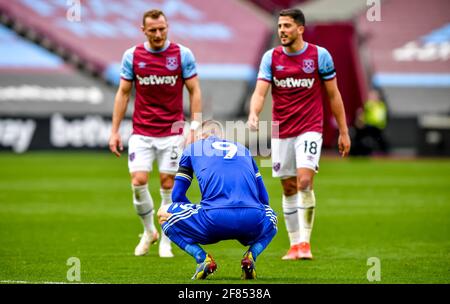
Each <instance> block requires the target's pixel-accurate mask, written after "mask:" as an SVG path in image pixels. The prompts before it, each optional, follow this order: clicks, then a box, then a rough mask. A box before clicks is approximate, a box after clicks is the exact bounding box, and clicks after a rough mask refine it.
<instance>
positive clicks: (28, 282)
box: [0, 280, 106, 284]
mask: <svg viewBox="0 0 450 304" xmlns="http://www.w3.org/2000/svg"><path fill="white" fill-rule="evenodd" d="M0 283H9V284H106V283H92V282H88V283H83V282H36V281H14V280H1V281H0Z"/></svg>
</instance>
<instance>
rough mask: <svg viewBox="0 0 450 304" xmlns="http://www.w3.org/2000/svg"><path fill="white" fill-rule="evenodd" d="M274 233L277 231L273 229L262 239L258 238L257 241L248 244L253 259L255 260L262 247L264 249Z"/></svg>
mask: <svg viewBox="0 0 450 304" xmlns="http://www.w3.org/2000/svg"><path fill="white" fill-rule="evenodd" d="M276 233H277V231H276V230H275V229H274V230H273V233H272V234H271V235H269V236H267V237H266V238H264V239H262V240H258V242H256V243H255V244H253V245H251V246H250V249H249V251H250V252H251V253H252V255H253V260H255V262H256V258H257V257H258V256H259V255H260V254H261V253H262V252H263V251H264V249H266V247H267V245H269V243H270V241H272V239H273V237H274V236H275V234H276Z"/></svg>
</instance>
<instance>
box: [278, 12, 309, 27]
mask: <svg viewBox="0 0 450 304" xmlns="http://www.w3.org/2000/svg"><path fill="white" fill-rule="evenodd" d="M278 16H280V17H291V18H292V19H294V21H295V23H297V24H299V25H303V26H305V25H306V21H305V15H304V14H303V12H302V11H301V10H300V9H298V8H288V9H284V10H282V11H280V13H279V15H278Z"/></svg>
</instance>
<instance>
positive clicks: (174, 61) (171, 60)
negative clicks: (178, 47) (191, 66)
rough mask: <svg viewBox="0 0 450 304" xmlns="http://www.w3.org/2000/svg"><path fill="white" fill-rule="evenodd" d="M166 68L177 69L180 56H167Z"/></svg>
mask: <svg viewBox="0 0 450 304" xmlns="http://www.w3.org/2000/svg"><path fill="white" fill-rule="evenodd" d="M166 68H167V69H168V70H170V71H175V70H176V69H177V68H178V58H177V57H167V58H166Z"/></svg>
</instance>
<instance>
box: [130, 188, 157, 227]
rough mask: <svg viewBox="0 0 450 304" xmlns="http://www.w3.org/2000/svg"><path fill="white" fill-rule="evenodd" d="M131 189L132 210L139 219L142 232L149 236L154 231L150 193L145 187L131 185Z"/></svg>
mask: <svg viewBox="0 0 450 304" xmlns="http://www.w3.org/2000/svg"><path fill="white" fill-rule="evenodd" d="M131 188H132V189H133V205H134V208H135V209H136V212H137V214H138V215H139V217H140V218H141V221H142V225H143V226H144V231H145V232H146V233H148V234H150V235H151V234H152V233H154V232H155V231H156V227H155V223H154V221H153V214H154V210H153V199H152V196H151V195H150V191H148V187H147V185H142V186H134V185H131Z"/></svg>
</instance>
